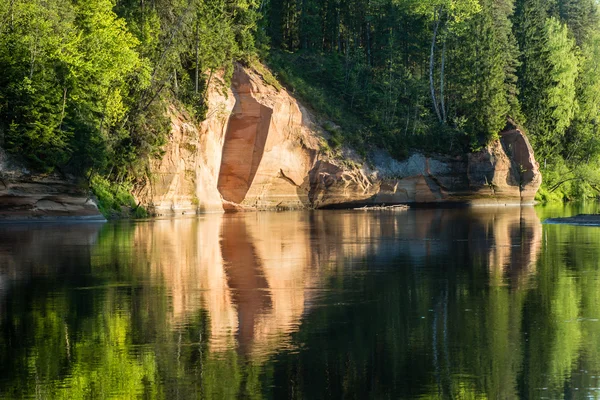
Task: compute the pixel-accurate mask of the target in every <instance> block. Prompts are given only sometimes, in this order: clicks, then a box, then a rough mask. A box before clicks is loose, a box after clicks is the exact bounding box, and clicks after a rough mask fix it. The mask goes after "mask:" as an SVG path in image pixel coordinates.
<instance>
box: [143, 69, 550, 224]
mask: <svg viewBox="0 0 600 400" xmlns="http://www.w3.org/2000/svg"><path fill="white" fill-rule="evenodd" d="M208 105H209V112H208V118H207V119H206V120H205V121H204V122H203V123H202V124H201V125H200V126H199V127H196V126H194V125H193V124H191V123H190V122H188V121H189V119H188V118H186V117H185V116H184V115H183V114H182V113H180V112H178V111H177V110H176V109H172V110H171V112H172V121H173V133H172V137H171V141H170V143H169V144H168V145H167V147H166V149H165V151H166V155H165V157H164V158H163V160H161V161H155V162H153V173H152V175H153V179H152V180H151V181H149V182H148V184H147V185H146V187H144V188H143V189H142V190H140V191H139V193H137V194H136V195H137V197H138V199H139V200H140V201H141V202H142V204H146V205H148V206H150V208H151V209H154V210H155V211H156V212H157V213H159V214H164V213H189V212H198V211H213V210H215V211H217V210H218V211H222V210H226V211H227V210H238V211H240V210H262V209H302V208H322V207H335V206H353V205H362V204H381V203H385V204H391V203H414V202H419V203H438V202H449V201H460V202H470V203H499V204H506V203H531V202H532V201H533V199H534V197H535V193H536V192H537V190H538V188H539V186H540V184H541V175H540V172H539V168H538V164H537V163H536V162H535V159H534V156H533V151H532V149H531V146H530V145H529V142H528V141H527V138H526V137H525V135H524V134H523V133H522V132H520V131H519V130H518V129H511V130H507V131H506V132H503V133H501V135H500V140H498V141H496V142H494V143H492V144H491V145H489V146H488V147H486V148H485V149H483V150H481V151H480V152H477V153H473V154H469V155H468V156H467V157H464V158H450V157H444V156H436V157H425V156H423V155H421V154H413V155H412V156H411V157H410V158H409V159H408V160H405V161H403V162H398V161H396V160H393V159H392V158H391V157H389V156H387V155H386V154H384V153H375V154H372V155H371V160H370V161H369V163H368V165H367V163H364V162H363V161H362V160H361V159H360V158H359V157H357V156H356V155H354V153H353V152H352V151H351V150H349V149H344V150H343V151H342V155H340V154H338V155H336V156H333V155H331V154H330V153H329V151H327V150H325V148H326V146H324V143H326V139H325V137H326V136H327V134H326V133H325V132H324V131H323V130H322V129H321V128H320V127H319V126H318V124H316V123H315V118H314V117H313V116H312V115H311V114H310V113H309V112H308V111H307V110H306V109H304V108H303V107H302V106H301V105H300V104H299V103H298V102H297V101H296V100H295V99H294V98H293V97H292V96H291V95H289V94H288V93H287V92H286V91H285V90H281V91H277V90H276V89H275V88H273V87H271V86H269V85H267V84H266V83H265V82H264V81H263V79H262V78H261V77H260V76H259V75H258V74H257V73H255V72H253V71H250V70H248V69H245V68H243V67H242V66H240V65H237V66H236V68H235V72H234V75H233V78H232V84H231V87H230V88H225V87H224V86H223V83H222V81H221V80H219V79H213V83H211V87H210V89H209V93H208Z"/></svg>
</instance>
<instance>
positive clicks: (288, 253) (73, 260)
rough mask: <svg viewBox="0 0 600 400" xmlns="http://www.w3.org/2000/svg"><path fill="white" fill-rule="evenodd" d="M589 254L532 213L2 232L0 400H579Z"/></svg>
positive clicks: (258, 217)
mask: <svg viewBox="0 0 600 400" xmlns="http://www.w3.org/2000/svg"><path fill="white" fill-rule="evenodd" d="M599 236H600V232H598V231H596V230H594V229H581V228H575V227H567V226H546V227H544V228H543V229H542V226H541V224H540V221H539V219H538V217H537V215H536V214H535V211H534V210H533V209H527V208H523V209H518V208H515V209H510V208H509V209H497V210H496V209H475V210H460V209H455V210H439V209H431V210H418V211H410V212H407V213H401V214H398V213H369V212H360V213H357V212H315V213H281V214H277V213H265V214H241V215H237V216H206V217H202V218H199V219H181V220H168V221H153V222H148V223H139V224H129V223H123V224H112V225H106V226H104V227H102V228H100V227H99V226H96V227H87V226H86V227H84V226H79V227H76V226H71V227H68V228H61V229H56V227H52V226H49V227H46V228H42V227H36V228H35V229H32V228H31V227H29V228H18V229H17V228H10V229H9V228H8V227H0V243H2V245H1V246H0V262H1V263H0V274H1V276H2V281H3V282H5V283H4V286H3V287H4V289H3V290H2V291H0V296H1V297H0V299H1V302H0V304H2V305H1V306H0V397H2V398H22V397H37V398H106V397H111V396H112V397H138V396H141V397H145V398H169V399H176V398H180V399H188V398H209V399H211V398H214V399H222V398H234V397H241V398H263V397H272V398H325V397H332V398H356V399H363V398H381V397H383V398H431V399H438V398H439V399H442V398H460V399H468V398H477V399H479V398H491V399H514V398H519V397H521V398H539V397H542V396H548V397H551V398H554V397H562V396H565V397H567V396H568V397H578V395H579V396H580V397H582V398H583V397H586V395H590V393H592V390H593V388H594V387H596V386H598V382H597V380H594V379H593V378H591V376H600V346H599V345H598V339H599V338H600V322H599V321H598V320H599V319H600V283H599V282H600V265H599V261H598V260H600V248H599V247H598V246H597V243H598V239H599ZM582 371H587V372H582Z"/></svg>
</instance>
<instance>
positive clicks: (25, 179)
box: [0, 149, 105, 221]
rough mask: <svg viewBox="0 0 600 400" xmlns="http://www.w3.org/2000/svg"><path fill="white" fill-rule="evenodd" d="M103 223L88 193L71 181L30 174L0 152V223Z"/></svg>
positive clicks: (56, 175) (19, 164) (57, 176)
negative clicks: (65, 221)
mask: <svg viewBox="0 0 600 400" xmlns="http://www.w3.org/2000/svg"><path fill="white" fill-rule="evenodd" d="M3 220H50V221H52V220H86V221H105V219H104V217H103V216H102V214H100V211H98V207H97V206H96V203H95V202H94V200H93V199H92V198H91V197H90V196H89V192H88V191H87V190H85V189H83V188H82V187H80V186H78V185H77V184H76V182H75V181H74V180H73V179H68V178H65V177H62V176H59V175H58V174H51V175H41V174H35V173H32V172H30V171H29V170H28V169H27V168H25V167H24V166H23V165H21V163H19V162H17V161H15V160H13V159H12V158H11V157H10V156H8V155H7V154H6V153H5V152H4V151H3V150H2V149H0V221H3Z"/></svg>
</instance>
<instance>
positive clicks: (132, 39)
mask: <svg viewBox="0 0 600 400" xmlns="http://www.w3.org/2000/svg"><path fill="white" fill-rule="evenodd" d="M257 7H258V4H257V2H256V0H244V1H236V2H231V1H227V0H192V1H184V0H159V1H153V2H152V3H151V4H150V3H148V4H146V2H144V1H142V2H139V1H133V0H123V1H119V2H114V1H113V0H93V1H75V0H68V1H62V0H43V1H42V0H11V1H10V2H2V4H1V5H0V21H1V22H0V70H1V71H2V74H0V145H1V146H2V147H3V148H5V149H7V150H8V151H10V152H12V153H17V154H20V155H22V156H24V157H25V158H28V159H29V160H30V161H31V162H32V163H33V166H34V167H35V168H37V169H40V170H43V171H53V170H56V169H58V170H59V171H63V172H69V173H74V174H76V175H78V176H81V177H83V176H86V175H90V174H92V175H100V176H104V177H105V178H106V179H107V180H108V181H111V182H125V181H133V180H136V179H141V178H142V177H143V176H144V175H145V174H147V171H148V161H149V159H151V158H153V157H161V156H162V151H161V147H162V146H163V145H164V144H165V143H166V138H167V136H168V133H169V131H170V118H169V115H168V105H169V103H172V102H173V101H180V102H183V103H185V104H186V105H187V106H188V107H189V108H190V109H192V110H193V111H194V114H195V115H196V116H197V117H198V119H203V118H204V114H205V112H206V105H205V103H206V89H207V88H208V83H209V81H210V79H211V77H212V75H213V74H214V73H215V72H216V71H217V70H220V69H222V68H225V69H226V70H227V71H228V72H229V74H230V73H231V71H232V65H233V62H234V61H237V60H242V61H243V60H247V59H249V58H250V57H251V56H252V55H253V54H254V52H255V49H254V32H255V30H256V21H257V18H258V15H257ZM107 201H108V204H109V205H108V206H107V207H108V209H111V207H112V205H110V204H111V200H110V199H109V200H107Z"/></svg>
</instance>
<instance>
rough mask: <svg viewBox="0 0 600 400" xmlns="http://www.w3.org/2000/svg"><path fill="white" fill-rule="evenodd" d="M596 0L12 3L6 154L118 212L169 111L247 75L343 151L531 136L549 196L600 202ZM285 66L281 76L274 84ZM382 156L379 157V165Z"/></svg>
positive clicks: (5, 43)
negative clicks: (282, 90)
mask: <svg viewBox="0 0 600 400" xmlns="http://www.w3.org/2000/svg"><path fill="white" fill-rule="evenodd" d="M598 7H599V6H598V4H597V3H596V2H595V1H594V0H426V1H423V0H376V1H373V0H353V1H349V0H262V1H259V0H238V1H235V2H231V1H227V0H156V1H153V2H151V3H147V2H144V1H142V2H139V1H133V0H121V1H114V0H92V1H86V2H79V1H74V0H68V1H64V0H11V1H4V2H1V3H0V70H1V71H3V72H2V74H1V76H0V146H1V147H2V148H3V149H5V150H6V151H7V152H9V153H11V154H13V155H14V156H17V157H19V158H22V159H24V160H26V162H27V163H28V164H29V165H30V166H31V169H33V170H36V171H41V172H42V173H58V174H62V175H65V176H67V175H71V176H75V177H76V178H77V179H78V180H79V181H80V182H81V185H84V186H87V187H89V188H90V189H91V190H92V191H93V193H94V194H95V196H96V197H97V198H98V200H99V203H100V204H99V207H100V209H101V210H102V212H103V214H104V215H107V216H110V215H117V214H120V213H121V212H122V209H123V207H124V206H125V207H129V208H131V209H132V210H135V213H131V214H132V215H131V216H133V217H145V216H146V215H147V212H146V211H145V210H144V209H143V207H142V206H141V205H140V204H136V203H135V199H134V198H133V197H132V196H131V193H132V192H133V191H134V189H135V188H136V187H138V186H139V185H141V184H143V182H146V181H147V179H146V178H147V177H148V176H150V175H151V173H152V171H151V168H150V165H151V160H154V159H160V158H161V157H163V155H164V147H165V145H166V144H167V143H168V141H169V136H170V132H171V121H170V120H169V118H168V109H169V107H170V106H172V105H177V107H181V108H182V109H184V110H186V111H187V112H188V114H189V115H190V118H191V121H190V122H191V123H194V124H199V123H200V122H201V121H203V120H204V119H205V118H206V117H207V111H208V110H207V104H208V101H207V93H208V88H209V86H210V83H211V82H212V81H213V80H214V79H215V75H216V74H217V73H218V72H219V73H220V72H221V71H224V74H223V77H224V81H225V82H224V83H225V84H229V83H230V79H231V76H232V73H233V68H234V65H235V63H242V64H243V65H246V66H249V67H252V66H255V67H254V68H255V69H257V70H259V71H261V70H262V71H263V72H264V71H269V73H268V74H266V75H265V74H263V75H265V79H266V80H268V81H270V82H272V84H273V85H274V87H281V86H282V85H284V86H286V87H287V88H288V89H289V91H290V92H291V93H293V94H294V96H296V97H298V98H299V99H300V100H301V101H303V102H304V104H306V105H307V106H308V107H309V108H310V109H311V110H314V112H315V113H316V114H317V115H318V116H320V117H321V118H322V120H323V121H332V123H331V124H324V125H323V129H324V130H325V131H327V132H328V134H329V135H330V136H331V140H330V141H329V142H330V143H329V145H330V146H331V147H332V148H333V149H335V148H339V147H341V146H348V147H351V148H354V149H355V150H356V151H357V152H358V153H359V154H360V155H361V156H362V157H363V158H365V160H366V159H367V155H368V154H369V152H370V151H371V150H372V149H375V148H380V149H384V150H385V151H387V152H389V154H391V155H392V156H393V157H394V158H396V159H398V160H403V159H406V158H407V157H409V156H410V155H411V154H413V153H414V152H416V151H418V152H421V153H425V154H428V153H431V154H433V153H439V154H446V155H451V156H464V155H465V154H467V153H469V152H471V151H476V150H478V149H481V148H483V147H485V146H486V145H488V144H489V143H490V142H492V141H494V140H497V139H498V134H499V132H501V131H502V129H504V127H505V125H506V121H507V120H509V121H514V122H515V123H516V124H517V125H518V126H522V127H523V128H524V130H525V131H526V132H527V136H528V138H529V140H530V141H531V144H532V146H533V149H534V151H535V154H536V158H537V160H538V161H539V163H540V168H541V171H542V174H543V176H544V183H543V186H542V188H541V189H540V191H539V193H538V195H537V197H536V199H537V200H538V201H540V202H551V201H565V200H575V199H585V198H598V194H599V193H600V132H599V129H600V128H599V127H600V125H599V124H598V123H597V115H598V114H600V29H599V28H600V18H599V12H598ZM271 72H272V75H271ZM366 161H367V162H368V160H366Z"/></svg>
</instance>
